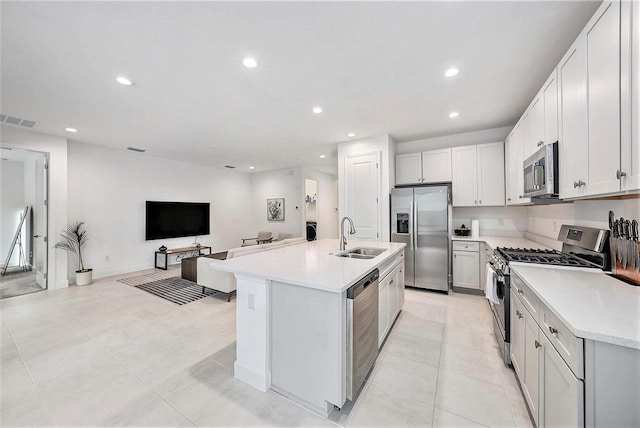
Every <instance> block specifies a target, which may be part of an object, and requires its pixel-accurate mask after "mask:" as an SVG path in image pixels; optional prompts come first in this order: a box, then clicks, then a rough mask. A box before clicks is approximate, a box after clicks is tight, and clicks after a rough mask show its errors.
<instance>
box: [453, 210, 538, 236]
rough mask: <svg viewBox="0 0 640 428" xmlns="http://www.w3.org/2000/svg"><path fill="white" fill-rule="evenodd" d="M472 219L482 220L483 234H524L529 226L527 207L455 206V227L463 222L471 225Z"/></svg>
mask: <svg viewBox="0 0 640 428" xmlns="http://www.w3.org/2000/svg"><path fill="white" fill-rule="evenodd" d="M471 220H478V221H479V222H480V235H481V236H513V237H521V236H523V234H524V232H525V230H526V228H527V209H526V208H525V207H481V208H476V207H469V208H453V228H454V229H455V228H456V227H460V226H461V225H462V224H463V223H464V225H465V226H467V227H471Z"/></svg>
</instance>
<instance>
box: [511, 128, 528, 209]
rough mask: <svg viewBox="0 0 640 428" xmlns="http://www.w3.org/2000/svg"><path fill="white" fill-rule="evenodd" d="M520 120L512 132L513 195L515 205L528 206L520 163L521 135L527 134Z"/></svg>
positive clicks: (522, 159) (522, 149)
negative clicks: (514, 184) (513, 162)
mask: <svg viewBox="0 0 640 428" xmlns="http://www.w3.org/2000/svg"><path fill="white" fill-rule="evenodd" d="M522 125H523V122H522V120H521V121H520V122H518V124H516V127H515V128H514V132H513V151H514V153H513V157H514V160H515V165H514V168H515V183H516V186H515V193H514V194H513V200H514V203H515V204H517V205H522V204H528V203H530V202H531V198H525V197H524V168H523V166H522V161H524V144H523V140H524V138H523V135H524V133H525V132H528V131H527V129H528V128H527V129H525V128H523V126H522Z"/></svg>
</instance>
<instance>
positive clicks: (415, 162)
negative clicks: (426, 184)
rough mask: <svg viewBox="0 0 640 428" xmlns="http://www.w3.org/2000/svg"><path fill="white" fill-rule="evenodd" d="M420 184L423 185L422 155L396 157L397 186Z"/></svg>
mask: <svg viewBox="0 0 640 428" xmlns="http://www.w3.org/2000/svg"><path fill="white" fill-rule="evenodd" d="M420 183H422V159H421V154H420V153H410V154H407V155H396V184H397V185H402V184H420Z"/></svg>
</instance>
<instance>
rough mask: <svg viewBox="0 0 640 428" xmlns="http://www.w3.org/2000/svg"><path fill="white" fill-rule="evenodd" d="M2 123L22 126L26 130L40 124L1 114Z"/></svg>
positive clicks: (0, 120)
mask: <svg viewBox="0 0 640 428" xmlns="http://www.w3.org/2000/svg"><path fill="white" fill-rule="evenodd" d="M0 122H4V123H8V124H10V125H20V126H24V127H26V128H33V127H34V126H36V124H37V123H38V122H36V121H33V120H28V119H21V118H19V117H13V116H7V115H6V114H0Z"/></svg>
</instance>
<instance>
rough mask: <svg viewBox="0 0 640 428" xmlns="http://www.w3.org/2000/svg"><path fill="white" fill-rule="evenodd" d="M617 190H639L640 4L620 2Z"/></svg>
mask: <svg viewBox="0 0 640 428" xmlns="http://www.w3.org/2000/svg"><path fill="white" fill-rule="evenodd" d="M621 7H622V28H621V34H622V49H621V52H622V57H621V64H622V69H621V72H622V73H621V79H622V81H621V84H622V86H621V87H622V91H621V92H622V126H621V129H622V136H621V147H620V152H621V156H620V172H621V173H624V174H625V175H624V176H621V177H620V189H621V190H623V191H625V192H628V191H634V190H638V189H640V3H638V2H630V1H627V2H622V4H621Z"/></svg>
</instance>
